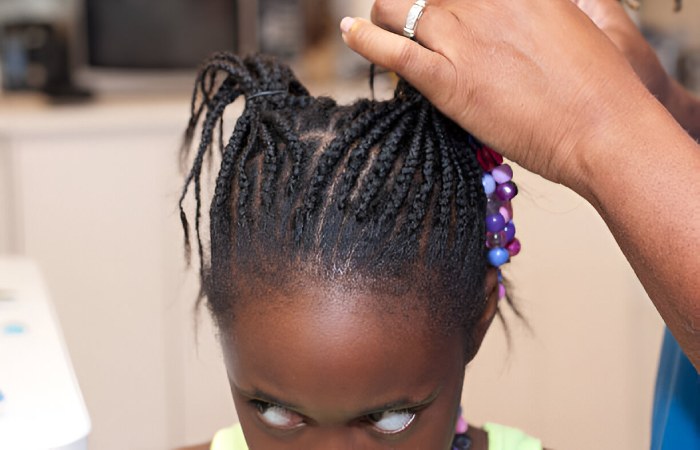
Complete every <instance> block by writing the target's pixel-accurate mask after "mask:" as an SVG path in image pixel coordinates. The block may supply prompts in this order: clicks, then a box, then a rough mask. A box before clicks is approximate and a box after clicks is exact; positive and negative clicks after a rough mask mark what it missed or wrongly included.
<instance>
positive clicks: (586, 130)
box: [341, 0, 700, 369]
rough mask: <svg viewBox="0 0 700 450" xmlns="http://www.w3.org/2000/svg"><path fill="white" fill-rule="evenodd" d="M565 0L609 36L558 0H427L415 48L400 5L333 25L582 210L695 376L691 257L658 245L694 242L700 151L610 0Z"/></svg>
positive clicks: (698, 312)
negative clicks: (661, 98) (566, 192)
mask: <svg viewBox="0 0 700 450" xmlns="http://www.w3.org/2000/svg"><path fill="white" fill-rule="evenodd" d="M578 1H579V3H581V4H582V6H583V2H584V1H586V2H590V3H587V4H586V7H587V8H588V9H589V13H590V14H591V15H592V16H593V17H594V19H595V20H598V21H599V22H600V25H601V26H603V28H604V29H605V30H606V31H607V32H608V33H609V35H610V36H611V37H610V38H608V37H606V35H605V34H604V33H602V32H601V30H600V29H598V27H597V26H596V25H595V24H594V23H593V22H592V21H591V20H590V19H589V18H588V17H587V16H586V15H585V14H584V13H583V12H582V11H581V9H579V7H578V6H577V5H576V4H575V3H574V2H572V1H571V0H529V1H527V2H523V1H512V0H490V1H488V2H483V1H481V2H480V1H464V0H431V1H430V2H429V4H428V6H427V7H426V8H425V11H424V14H423V16H422V18H421V19H420V21H419V24H418V27H417V30H416V40H417V41H411V40H409V39H407V38H404V37H402V36H399V35H398V34H397V33H401V31H402V29H403V26H404V23H405V20H406V16H407V14H408V11H409V9H410V7H411V5H412V0H376V2H375V4H374V8H373V10H372V21H373V22H374V23H372V22H369V21H366V20H362V19H351V18H346V19H343V21H342V22H341V29H342V30H343V39H344V40H345V42H346V43H347V44H348V46H350V47H351V48H352V49H353V50H355V51H356V52H358V53H359V54H361V55H363V56H365V57H366V58H367V59H369V60H371V61H373V62H374V63H376V64H378V65H381V66H384V67H386V68H389V69H391V70H394V71H396V72H397V73H399V74H400V75H401V76H403V77H404V78H405V79H406V80H407V81H409V82H410V83H411V84H412V85H413V86H415V87H416V88H417V89H418V90H420V91H421V92H422V93H423V95H425V96H426V97H427V98H428V99H429V100H430V101H431V102H432V103H433V104H434V105H435V106H436V107H438V108H439V109H440V110H441V111H442V112H443V113H444V114H446V115H447V116H449V117H451V118H452V119H453V120H454V121H456V122H457V123H458V124H459V125H461V126H462V127H463V128H465V129H467V130H469V131H470V132H471V133H473V134H474V135H475V136H476V137H478V138H479V139H481V140H482V141H483V142H485V143H486V144H489V145H490V146H491V147H493V148H495V149H496V150H498V151H500V152H501V153H502V154H503V155H504V156H506V157H507V158H509V159H511V160H513V161H515V162H517V163H519V164H520V165H521V166H523V167H525V168H527V169H529V170H531V171H533V172H536V173H538V174H540V175H542V176H544V177H545V178H548V179H550V180H553V181H556V182H560V183H562V184H565V185H567V186H568V187H570V188H572V189H573V190H575V191H576V192H578V193H579V194H581V195H582V196H584V197H585V198H586V199H587V200H588V201H590V202H591V204H592V205H593V206H594V207H595V208H596V209H597V210H598V212H599V213H600V214H601V216H602V218H603V219H604V220H605V222H606V223H607V225H608V227H609V228H610V230H611V231H612V233H613V235H614V236H615V238H616V240H617V242H618V244H619V245H620V247H621V249H622V251H623V252H624V253H625V256H626V257H627V259H628V261H629V262H630V264H631V265H632V267H633V268H634V270H635V272H636V273H637V276H638V277H639V279H640V280H641V282H642V284H643V285H644V287H645V289H646V291H647V293H648V294H649V297H650V298H651V300H652V301H653V302H654V305H655V306H656V308H657V310H658V311H659V313H660V314H661V316H662V317H663V319H664V321H665V322H666V324H667V325H668V327H669V328H670V329H671V332H672V333H673V334H674V336H675V337H676V339H677V340H678V342H679V344H680V345H681V347H682V348H683V350H684V351H685V353H686V355H687V356H688V358H689V359H690V360H691V362H692V363H693V364H694V365H695V367H696V369H700V278H699V277H698V276H697V274H698V273H700V258H699V257H698V254H697V251H696V250H697V249H696V246H693V245H688V244H687V242H686V241H685V240H683V239H670V238H669V237H670V236H696V235H698V234H700V183H698V173H700V149H699V148H698V145H697V143H696V142H695V141H693V139H691V138H690V136H688V134H687V133H686V131H685V130H683V129H682V128H681V127H680V126H679V124H678V122H676V120H674V118H673V117H672V116H671V115H670V114H669V111H667V110H666V109H665V108H664V106H663V105H662V104H661V103H659V102H658V101H657V100H656V99H655V98H654V97H653V96H652V94H651V93H650V92H649V91H648V90H647V88H646V87H645V86H644V84H642V82H641V81H640V78H639V77H638V76H637V74H635V71H634V69H633V67H632V66H635V68H636V70H637V71H638V72H639V74H640V75H641V76H642V78H643V79H644V80H645V82H646V83H648V84H649V86H650V87H651V88H652V89H656V88H655V87H654V85H655V83H656V80H657V75H658V71H657V69H658V67H657V68H654V67H656V66H655V63H654V62H653V61H652V62H651V63H649V61H646V58H647V56H644V55H637V54H636V53H635V52H637V51H639V50H640V49H635V48H634V45H636V44H635V43H634V41H635V40H636V39H637V37H638V36H637V35H634V34H630V33H631V29H629V27H628V23H627V22H625V21H624V20H623V18H622V17H621V16H619V14H618V13H619V12H620V11H619V10H615V9H614V8H613V7H612V5H611V4H610V2H611V1H612V0H578ZM604 2H609V3H604ZM596 8H600V9H596ZM610 14H612V15H613V16H612V17H611V16H610ZM615 14H618V15H617V16H615ZM606 21H607V22H606ZM614 41H616V43H617V45H620V47H621V49H622V52H626V54H627V57H628V58H630V60H631V61H632V65H630V63H628V61H627V59H626V58H625V56H624V55H623V53H622V52H621V51H619V50H618V49H617V48H616V44H614V43H613V42H614ZM646 48H647V47H644V46H643V48H642V51H643V52H646V50H644V49H646ZM679 92H684V93H685V91H682V90H681V91H679ZM677 98H683V100H682V101H680V102H679V101H675V100H674V102H673V104H677V105H680V106H679V107H671V106H669V110H670V111H672V112H673V113H674V115H676V117H677V118H685V119H690V121H691V122H693V121H694V123H696V124H697V125H700V107H697V105H698V103H697V102H694V101H690V100H688V99H689V98H690V97H689V96H688V95H687V94H685V96H684V97H677ZM668 105H669V104H668V103H667V106H668ZM674 110H675V112H674ZM693 111H695V113H693ZM696 119H697V120H696ZM679 120H680V119H679ZM699 129H700V127H699ZM670 199H683V202H684V203H683V212H682V213H679V211H678V206H677V203H676V202H674V201H671V200H670Z"/></svg>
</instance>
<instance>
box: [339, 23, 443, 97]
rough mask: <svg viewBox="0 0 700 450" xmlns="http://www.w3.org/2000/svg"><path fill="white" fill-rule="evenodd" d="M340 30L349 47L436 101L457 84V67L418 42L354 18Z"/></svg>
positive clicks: (343, 24)
mask: <svg viewBox="0 0 700 450" xmlns="http://www.w3.org/2000/svg"><path fill="white" fill-rule="evenodd" d="M340 29H341V31H342V33H343V40H344V41H345V43H346V44H347V46H348V47H350V48H351V49H352V50H354V51H355V52H356V53H358V54H360V55H361V56H363V57H365V58H366V59H368V60H370V61H371V62H373V63H375V64H377V65H379V66H382V67H385V68H387V69H389V70H392V71H394V72H396V73H398V74H399V75H400V76H401V77H402V78H404V79H405V80H406V81H408V82H409V83H410V84H411V85H412V86H413V87H415V88H416V89H418V90H419V91H421V93H423V95H424V96H426V97H427V98H428V99H431V100H432V101H434V100H436V98H437V97H439V93H440V92H444V91H445V90H446V89H445V88H446V87H448V86H454V84H455V74H454V71H453V70H452V68H453V66H452V64H450V62H449V61H448V60H447V58H445V57H444V56H443V55H441V54H439V53H436V52H433V51H432V50H429V49H427V48H425V47H423V46H422V45H420V44H419V43H417V42H415V41H412V40H410V39H408V38H405V37H403V36H399V35H397V34H394V33H392V32H390V31H386V30H384V29H382V28H380V27H378V26H376V25H374V24H373V23H371V22H369V21H367V20H364V19H355V18H352V17H346V18H344V19H343V20H342V21H341V22H340Z"/></svg>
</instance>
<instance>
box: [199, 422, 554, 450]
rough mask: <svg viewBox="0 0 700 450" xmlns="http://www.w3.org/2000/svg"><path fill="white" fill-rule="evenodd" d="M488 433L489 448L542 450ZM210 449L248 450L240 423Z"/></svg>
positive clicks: (497, 428) (506, 432) (521, 439)
mask: <svg viewBox="0 0 700 450" xmlns="http://www.w3.org/2000/svg"><path fill="white" fill-rule="evenodd" d="M484 431H486V432H487V433H488V435H489V450H542V443H541V442H540V441H539V439H535V438H533V437H530V436H528V435H526V434H525V433H523V432H522V431H520V430H518V429H516V428H510V427H506V426H503V425H498V424H495V423H487V424H486V425H484ZM211 450H248V445H247V444H246V442H245V438H244V437H243V430H242V429H241V425H240V424H236V425H234V426H232V427H229V428H224V429H223V430H220V431H219V432H217V433H216V435H214V440H213V441H212V443H211Z"/></svg>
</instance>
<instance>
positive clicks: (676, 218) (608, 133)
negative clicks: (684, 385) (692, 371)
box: [577, 96, 700, 369]
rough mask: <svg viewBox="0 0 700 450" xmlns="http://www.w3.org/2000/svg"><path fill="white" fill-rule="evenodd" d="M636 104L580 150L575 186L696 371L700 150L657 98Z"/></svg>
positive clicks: (699, 361) (699, 360)
mask: <svg viewBox="0 0 700 450" xmlns="http://www.w3.org/2000/svg"><path fill="white" fill-rule="evenodd" d="M649 97H650V96H649ZM638 102H639V105H638V107H637V108H636V110H637V111H638V114H636V115H635V116H634V117H617V118H616V117H607V118H606V121H605V123H604V124H603V125H601V127H602V128H601V130H600V131H599V132H597V133H596V134H595V135H596V136H597V138H596V139H591V141H590V142H589V143H588V145H589V146H590V148H587V149H586V151H584V152H581V153H580V154H581V155H583V159H582V161H581V165H582V168H583V170H582V178H581V179H582V180H585V182H581V183H580V184H578V185H577V188H578V189H577V190H578V191H579V192H580V193H581V194H582V195H583V196H584V197H586V198H587V199H588V200H589V201H590V202H591V203H592V204H593V205H594V207H595V208H596V209H597V210H598V211H599V213H600V214H601V216H602V217H603V219H604V220H605V222H606V223H607V224H608V227H609V228H610V230H611V231H612V233H613V235H614V236H615V239H616V240H617V242H618V244H619V245H620V247H621V249H622V251H623V252H624V253H625V255H626V257H627V259H628V260H629V262H630V264H631V265H632V267H633V269H634V270H635V272H636V274H637V276H638V277H639V279H640V280H641V282H642V284H643V285H644V288H645V289H646V291H647V293H648V294H649V297H650V298H651V300H652V301H653V302H654V305H655V306H656V308H657V310H658V311H659V313H660V314H661V316H662V317H663V319H664V321H665V322H666V324H667V325H668V327H669V328H670V330H671V332H672V333H673V335H674V336H675V337H676V339H677V340H678V342H679V343H680V345H681V347H682V348H683V350H684V351H685V353H686V354H687V356H688V358H689V359H690V361H691V362H692V363H693V365H694V366H695V368H696V369H700V244H698V238H697V236H698V235H699V234H700V148H699V147H698V145H697V144H696V143H695V142H694V141H693V139H691V138H690V137H689V136H688V135H687V134H686V133H685V132H684V130H683V129H681V127H679V126H678V124H677V123H676V121H675V120H674V119H673V118H672V117H671V116H670V115H669V114H668V112H667V111H666V110H664V108H663V107H662V106H661V105H660V104H658V103H657V102H656V101H654V100H653V99H651V98H641V99H639V100H638Z"/></svg>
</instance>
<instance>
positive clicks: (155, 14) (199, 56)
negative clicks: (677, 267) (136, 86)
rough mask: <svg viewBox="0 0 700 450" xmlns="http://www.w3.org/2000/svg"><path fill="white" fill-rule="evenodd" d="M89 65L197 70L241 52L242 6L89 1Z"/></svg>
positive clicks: (230, 2) (181, 0) (226, 1)
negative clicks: (208, 60) (209, 60)
mask: <svg viewBox="0 0 700 450" xmlns="http://www.w3.org/2000/svg"><path fill="white" fill-rule="evenodd" d="M86 8H87V11H86V18H87V29H88V57H89V63H90V65H92V66H97V67H114V68H142V69H163V68H192V67H197V65H198V64H199V63H200V62H201V61H202V60H203V59H204V58H205V57H207V56H208V55H209V54H211V53H212V52H214V51H219V50H231V51H235V50H236V47H237V23H238V22H237V12H236V0H87V1H86Z"/></svg>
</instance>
